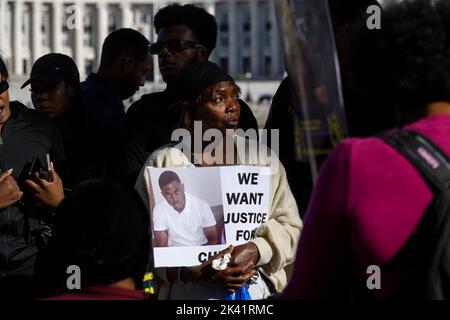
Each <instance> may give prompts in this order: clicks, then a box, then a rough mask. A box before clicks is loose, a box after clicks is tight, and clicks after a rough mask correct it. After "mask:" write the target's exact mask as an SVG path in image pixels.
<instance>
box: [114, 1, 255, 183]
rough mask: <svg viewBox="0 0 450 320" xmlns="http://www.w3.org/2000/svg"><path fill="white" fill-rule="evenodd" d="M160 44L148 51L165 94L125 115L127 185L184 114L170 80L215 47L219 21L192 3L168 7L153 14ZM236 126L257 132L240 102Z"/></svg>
mask: <svg viewBox="0 0 450 320" xmlns="http://www.w3.org/2000/svg"><path fill="white" fill-rule="evenodd" d="M154 25H155V30H156V32H157V34H158V40H157V42H156V43H154V44H152V45H151V47H150V51H151V53H152V54H157V55H158V61H159V70H160V72H161V74H162V78H163V80H164V82H166V83H167V88H166V90H164V91H162V92H156V93H151V94H147V95H144V96H142V98H141V99H140V100H138V101H137V102H135V103H134V104H133V105H131V107H130V108H129V109H128V111H127V118H126V143H125V150H124V151H125V154H124V157H123V158H122V164H121V169H122V170H121V171H122V172H123V173H124V174H125V175H126V177H125V178H126V180H127V183H128V184H129V185H130V186H134V182H135V180H136V178H137V176H138V174H139V171H140V170H141V168H142V166H143V165H144V163H145V160H146V159H147V157H148V156H149V155H150V153H151V152H153V151H154V150H155V149H157V148H158V147H161V146H163V145H164V144H166V143H168V142H170V137H171V134H172V131H173V130H174V129H175V128H176V127H177V126H178V124H179V122H180V117H181V113H182V110H181V108H180V105H179V104H177V103H176V99H175V96H174V95H173V94H171V92H170V91H171V82H172V80H173V79H174V78H175V76H176V75H177V74H178V73H179V72H180V70H181V69H182V68H183V67H184V66H186V65H187V64H190V63H193V62H197V61H204V60H208V58H209V56H210V54H211V52H212V50H214V48H215V46H216V40H217V23H216V21H215V18H214V16H212V15H210V14H209V13H208V12H207V11H205V10H204V9H202V8H199V7H195V6H193V5H184V6H180V5H176V4H175V5H169V6H167V7H164V8H162V9H161V10H160V11H159V12H158V13H157V14H156V16H155V20H154ZM239 102H240V104H241V120H240V123H239V127H240V128H242V129H244V130H247V129H249V128H253V129H255V130H256V129H257V127H258V125H257V122H256V119H255V117H254V115H253V113H252V111H251V110H250V108H249V107H248V106H247V105H246V104H245V103H244V102H243V101H242V100H239Z"/></svg>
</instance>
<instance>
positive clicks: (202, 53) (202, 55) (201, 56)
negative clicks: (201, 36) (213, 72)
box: [198, 49, 211, 61]
mask: <svg viewBox="0 0 450 320" xmlns="http://www.w3.org/2000/svg"><path fill="white" fill-rule="evenodd" d="M210 54H211V52H210V51H209V50H208V49H200V50H199V51H198V61H208V59H209V55H210Z"/></svg>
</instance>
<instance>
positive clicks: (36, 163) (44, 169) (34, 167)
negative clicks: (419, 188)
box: [28, 153, 53, 182]
mask: <svg viewBox="0 0 450 320" xmlns="http://www.w3.org/2000/svg"><path fill="white" fill-rule="evenodd" d="M36 172H38V173H39V177H40V178H42V179H45V180H47V181H49V182H52V181H53V176H52V173H51V162H50V155H49V154H48V153H47V155H46V161H45V165H42V162H41V160H40V159H39V157H37V156H34V157H33V160H32V161H31V165H30V167H29V170H28V178H30V179H33V180H34V179H35V176H34V174H35V173H36Z"/></svg>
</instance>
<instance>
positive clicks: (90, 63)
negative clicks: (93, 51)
mask: <svg viewBox="0 0 450 320" xmlns="http://www.w3.org/2000/svg"><path fill="white" fill-rule="evenodd" d="M84 70H85V74H86V75H88V74H90V73H91V72H93V71H94V60H91V59H87V60H85V61H84Z"/></svg>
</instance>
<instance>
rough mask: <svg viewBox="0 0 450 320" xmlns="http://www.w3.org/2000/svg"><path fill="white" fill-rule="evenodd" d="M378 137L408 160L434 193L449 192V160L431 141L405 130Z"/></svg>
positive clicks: (414, 132)
mask: <svg viewBox="0 0 450 320" xmlns="http://www.w3.org/2000/svg"><path fill="white" fill-rule="evenodd" d="M379 137H380V138H381V139H383V140H384V141H385V142H386V143H387V144H389V145H390V146H392V147H393V148H394V149H396V150H397V151H398V152H400V153H401V154H402V155H403V156H404V157H405V158H406V159H408V160H409V161H410V162H411V163H412V164H413V165H414V166H415V167H416V168H417V170H419V172H420V173H421V174H422V176H423V177H424V178H425V179H426V180H427V182H428V183H429V184H430V187H432V189H433V191H434V192H436V191H441V192H444V191H446V190H450V159H449V157H448V156H447V155H446V154H445V153H444V152H443V151H442V150H441V149H440V148H439V147H438V146H436V145H435V144H434V142H433V141H431V140H430V139H428V138H427V137H425V136H424V135H422V134H420V133H418V132H416V131H411V130H405V129H402V130H398V131H395V132H393V133H390V134H389V133H387V134H381V135H379Z"/></svg>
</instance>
